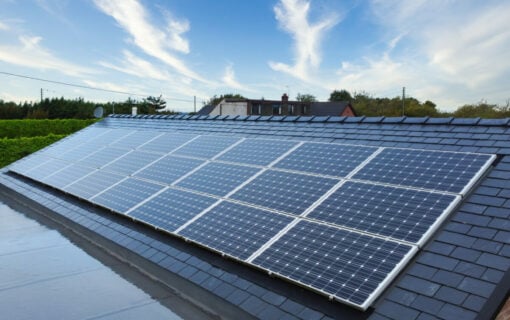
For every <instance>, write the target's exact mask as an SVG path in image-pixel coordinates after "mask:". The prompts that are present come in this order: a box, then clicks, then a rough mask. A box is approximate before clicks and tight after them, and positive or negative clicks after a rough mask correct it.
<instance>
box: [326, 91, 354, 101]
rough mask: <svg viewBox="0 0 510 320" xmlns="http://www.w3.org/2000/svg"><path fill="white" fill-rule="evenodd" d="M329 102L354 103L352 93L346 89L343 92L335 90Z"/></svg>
mask: <svg viewBox="0 0 510 320" xmlns="http://www.w3.org/2000/svg"><path fill="white" fill-rule="evenodd" d="M329 101H331V102H333V101H352V96H351V93H350V92H349V91H347V90H345V89H342V90H340V91H339V90H334V91H333V92H331V94H330V95H329Z"/></svg>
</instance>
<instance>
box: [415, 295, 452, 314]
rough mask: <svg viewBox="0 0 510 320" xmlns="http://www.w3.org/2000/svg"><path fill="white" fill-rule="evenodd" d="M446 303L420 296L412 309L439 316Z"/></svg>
mask: <svg viewBox="0 0 510 320" xmlns="http://www.w3.org/2000/svg"><path fill="white" fill-rule="evenodd" d="M443 305H444V302H441V301H439V300H437V299H433V298H429V297H425V296H418V297H417V298H416V300H414V302H413V304H412V305H411V307H413V308H415V309H418V310H420V311H423V312H428V313H432V314H437V313H438V312H439V310H440V309H441V308H442V307H443Z"/></svg>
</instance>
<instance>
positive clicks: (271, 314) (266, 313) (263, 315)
mask: <svg viewBox="0 0 510 320" xmlns="http://www.w3.org/2000/svg"><path fill="white" fill-rule="evenodd" d="M257 316H258V317H259V318H260V319H267V320H280V319H283V318H284V317H285V316H290V315H289V314H288V313H286V312H283V311H282V310H281V309H278V308H276V307H274V306H272V305H268V306H266V307H265V308H264V310H262V311H261V312H260V313H259V314H258V315H257Z"/></svg>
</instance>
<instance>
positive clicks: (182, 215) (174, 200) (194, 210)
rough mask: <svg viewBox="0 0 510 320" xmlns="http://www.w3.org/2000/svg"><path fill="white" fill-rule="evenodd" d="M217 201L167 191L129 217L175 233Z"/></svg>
mask: <svg viewBox="0 0 510 320" xmlns="http://www.w3.org/2000/svg"><path fill="white" fill-rule="evenodd" d="M216 201H217V199H215V198H212V197H206V196H202V195H198V194H195V193H191V192H187V191H181V190H175V189H167V190H165V191H164V192H162V193H160V194H159V195H157V196H156V197H154V198H152V199H150V200H149V201H147V202H146V203H144V204H142V205H141V206H140V207H138V208H136V209H134V210H133V211H131V212H129V213H128V215H129V216H130V217H133V218H135V219H138V220H140V221H143V222H146V223H148V224H151V225H152V226H154V227H156V228H158V229H162V230H166V231H170V232H174V231H175V230H176V229H178V228H179V227H181V226H182V225H183V224H184V223H186V222H188V221H189V220H191V219H192V218H193V217H195V216H196V215H197V214H198V213H200V212H202V211H204V210H205V209H207V208H208V207H209V206H211V205H212V204H213V203H215V202H216Z"/></svg>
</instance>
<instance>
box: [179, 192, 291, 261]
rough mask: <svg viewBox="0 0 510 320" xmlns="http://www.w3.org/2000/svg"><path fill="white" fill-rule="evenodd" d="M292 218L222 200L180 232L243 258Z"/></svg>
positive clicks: (218, 249) (211, 246)
mask: <svg viewBox="0 0 510 320" xmlns="http://www.w3.org/2000/svg"><path fill="white" fill-rule="evenodd" d="M291 221H292V218H289V217H287V216H284V215H280V214H276V213H272V212H268V211H265V210H261V209H256V208H253V207H248V206H244V205H240V204H235V203H229V202H222V203H221V204H219V205H218V206H216V207H214V208H213V209H211V210H210V211H208V212H207V213H205V214H204V215H203V216H201V217H200V218H198V219H197V220H196V221H194V222H193V223H191V224H190V225H189V226H187V227H185V228H184V229H183V230H181V231H179V234H180V235H182V236H184V237H186V238H188V239H190V240H193V241H195V242H198V243H200V244H202V245H204V246H207V247H209V248H212V249H215V250H217V251H220V252H223V253H226V254H228V255H231V256H233V257H236V258H239V259H246V258H248V257H249V256H250V255H251V254H252V253H253V252H255V251H256V250H257V249H259V247H260V246H262V245H263V244H264V243H265V242H266V241H268V240H269V239H270V238H272V237H273V236H274V235H276V234H277V233H278V232H279V231H280V230H281V229H283V228H284V227H285V226H286V225H287V224H289V223H290V222H291Z"/></svg>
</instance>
